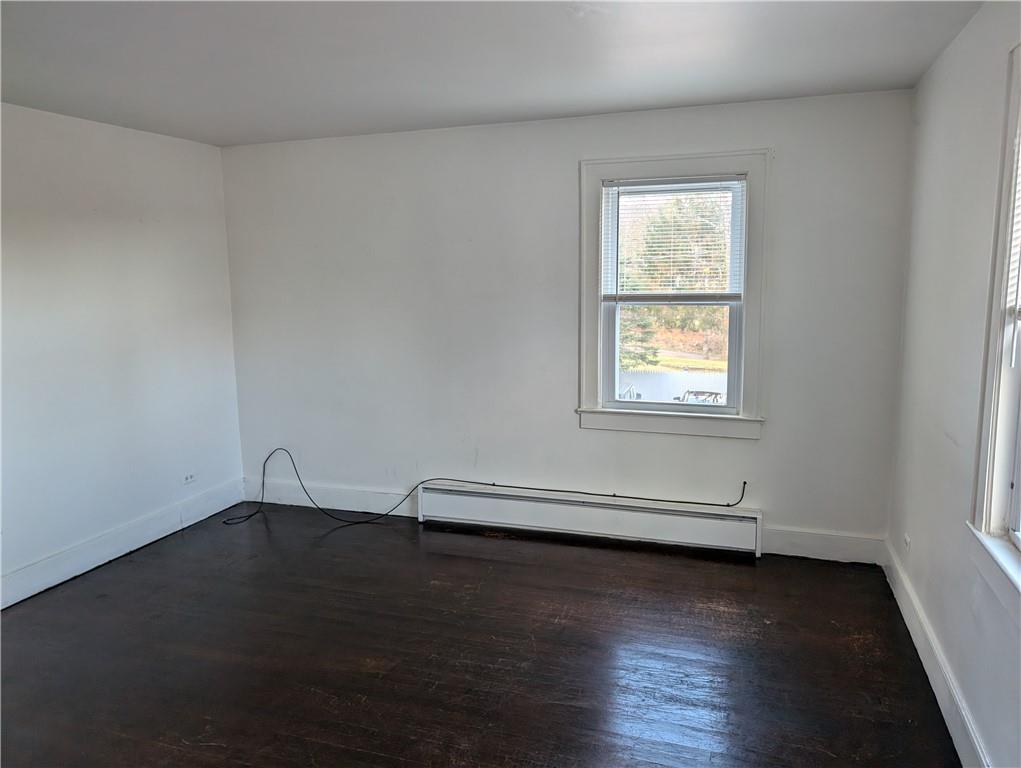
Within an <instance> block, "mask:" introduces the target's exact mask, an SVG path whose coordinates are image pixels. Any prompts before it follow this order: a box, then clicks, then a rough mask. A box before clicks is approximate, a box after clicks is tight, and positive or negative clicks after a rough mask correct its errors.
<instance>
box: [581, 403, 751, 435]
mask: <svg viewBox="0 0 1021 768" xmlns="http://www.w3.org/2000/svg"><path fill="white" fill-rule="evenodd" d="M577 413H578V416H579V420H580V424H581V428H582V429H610V430H619V431H623V432H657V433H660V434H668V435H700V436H704V437H734V438H739V439H744V440H758V439H759V437H760V435H761V433H762V424H763V422H764V421H765V419H758V418H752V417H749V416H722V415H719V414H709V413H677V412H676V411H625V410H618V409H611V408H578V409H577Z"/></svg>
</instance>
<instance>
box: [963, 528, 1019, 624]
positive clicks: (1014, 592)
mask: <svg viewBox="0 0 1021 768" xmlns="http://www.w3.org/2000/svg"><path fill="white" fill-rule="evenodd" d="M968 528H969V529H970V530H971V532H972V533H973V534H975V538H976V539H977V540H978V543H979V544H980V545H981V550H980V551H978V552H976V553H975V555H973V556H972V560H973V561H974V562H975V564H976V565H977V566H978V569H979V572H980V573H981V574H982V578H984V579H985V581H986V583H987V584H989V586H990V587H991V588H992V590H993V591H994V592H995V593H996V596H997V597H998V598H999V599H1000V602H1001V603H1003V605H1004V607H1006V608H1007V609H1008V610H1009V611H1010V612H1011V615H1012V617H1013V619H1014V621H1015V622H1017V621H1019V615H1018V614H1019V611H1021V605H1019V603H1018V595H1019V594H1021V550H1018V548H1017V547H1015V546H1014V545H1013V544H1012V543H1011V542H1010V540H1009V539H1008V538H1007V537H1006V536H993V535H992V534H988V533H982V532H981V531H979V530H978V529H977V528H976V527H975V526H973V525H972V524H971V523H968ZM976 555H977V556H976Z"/></svg>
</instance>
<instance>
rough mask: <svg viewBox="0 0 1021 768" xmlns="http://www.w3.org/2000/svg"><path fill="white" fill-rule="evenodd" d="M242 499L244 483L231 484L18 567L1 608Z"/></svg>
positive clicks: (0, 595) (8, 576)
mask: <svg viewBox="0 0 1021 768" xmlns="http://www.w3.org/2000/svg"><path fill="white" fill-rule="evenodd" d="M241 500H242V483H241V479H240V478H238V479H236V480H229V481H227V482H226V483H223V484H221V485H218V486H216V487H214V488H210V489H209V490H207V491H204V492H202V493H200V494H198V495H196V496H192V497H191V498H188V499H184V500H183V501H179V502H176V503H174V504H170V505H168V506H166V507H163V508H162V509H158V510H156V511H155V512H150V513H149V514H147V515H143V516H142V517H137V518H135V519H134V520H129V521H128V522H126V523H123V524H121V525H118V526H116V527H114V528H110V529H109V530H106V531H103V532H102V533H99V534H97V535H95V536H92V537H91V538H88V539H86V540H84V541H80V542H78V543H77V544H72V545H71V546H69V547H67V548H65V549H62V550H60V551H58V552H54V553H53V554H50V555H47V556H46V557H43V558H40V559H39V560H36V561H35V562H32V563H29V564H28V565H24V566H21V567H20V568H16V569H15V570H13V571H10V572H8V573H5V574H3V579H2V586H0V605H2V607H4V608H6V607H7V606H9V605H13V604H14V603H17V602H19V601H21V600H24V599H25V598H26V597H31V596H32V595H34V594H37V593H39V592H42V591H43V590H44V589H49V588H50V587H52V586H54V585H56V584H59V583H60V582H62V581H67V580H68V579H71V578H74V577H75V576H77V575H79V574H81V573H85V571H88V570H91V569H93V568H95V567H96V566H97V565H102V564H103V563H106V562H109V561H110V560H113V559H114V558H117V557H120V556H121V555H124V554H127V553H128V552H131V551H132V550H135V549H138V548H139V547H144V546H145V545H146V544H150V543H152V542H153V541H156V539H159V538H162V537H164V536H166V535H167V534H170V533H174V532H175V531H179V530H181V529H182V528H187V527H188V526H189V525H192V524H194V523H197V522H199V521H200V520H204V519H205V518H207V517H209V516H210V515H215V514H216V513H217V512H220V511H221V510H223V509H226V508H227V507H230V506H233V505H234V504H237V503H238V502H239V501H241Z"/></svg>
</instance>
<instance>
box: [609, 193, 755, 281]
mask: <svg viewBox="0 0 1021 768" xmlns="http://www.w3.org/2000/svg"><path fill="white" fill-rule="evenodd" d="M745 189H746V181H745V179H744V178H742V177H739V176H735V177H727V178H720V179H712V180H704V181H703V180H699V181H626V182H617V181H605V182H603V215H602V222H603V226H602V249H601V250H602V254H603V264H602V293H603V299H604V301H605V300H611V301H614V300H622V301H655V300H657V297H665V296H670V297H671V298H682V297H685V296H690V297H691V298H692V299H699V298H701V299H702V300H711V299H714V298H715V299H718V300H730V301H733V300H739V299H740V297H741V294H742V292H743V290H744V261H745V253H744V244H745V232H744V228H745V194H746V193H745Z"/></svg>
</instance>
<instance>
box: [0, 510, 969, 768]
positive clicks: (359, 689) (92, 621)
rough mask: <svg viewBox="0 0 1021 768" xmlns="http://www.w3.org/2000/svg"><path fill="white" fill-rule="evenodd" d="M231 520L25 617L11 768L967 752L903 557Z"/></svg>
mask: <svg viewBox="0 0 1021 768" xmlns="http://www.w3.org/2000/svg"><path fill="white" fill-rule="evenodd" d="M237 511H238V508H235V509H234V510H233V513H235V514H236V513H237ZM222 517H223V515H221V516H218V517H214V518H211V519H210V520H207V521H205V522H203V523H200V524H199V525H196V526H193V527H192V528H189V529H187V530H185V531H183V532H181V533H178V534H174V535H172V536H169V537H167V538H165V539H162V540H161V541H158V542H156V543H154V544H152V545H150V546H148V547H145V548H143V549H140V550H138V551H137V552H134V553H132V554H130V555H126V556H125V557H122V558H120V559H119V560H116V561H114V562H112V563H109V564H107V565H105V566H102V567H101V568H98V569H96V570H94V571H91V572H90V573H87V574H85V575H83V576H81V577H79V578H77V579H75V580H73V581H71V582H68V583H66V584H63V585H61V586H59V587H56V588H55V589H52V590H49V591H48V592H45V593H43V594H41V595H38V596H36V597H33V598H31V599H29V600H27V601H24V602H22V603H20V604H18V605H15V606H13V607H11V608H9V609H8V610H6V611H4V613H3V627H2V631H3V658H2V666H3V670H2V673H3V690H2V694H3V699H2V705H3V709H2V713H3V734H2V750H3V754H2V759H3V765H4V766H5V768H16V767H19V766H104V767H106V768H109V767H110V766H131V767H132V768H141V767H143V766H197V767H201V766H248V765H256V766H281V767H282V768H287V767H289V766H323V767H325V766H343V767H347V766H418V765H429V766H443V767H444V768H445V767H447V766H543V767H544V768H569V767H570V766H580V767H584V768H600V767H602V766H607V767H609V766H632V765H633V766H700V765H713V766H737V765H741V766H793V765H803V766H837V765H862V766H897V767H898V768H904V767H906V766H937V765H940V766H941V765H957V764H958V761H957V757H956V753H955V752H954V748H953V745H952V744H951V741H950V737H949V735H948V733H947V729H946V726H945V725H944V723H943V720H942V718H941V716H940V713H939V709H938V707H937V705H936V701H935V698H934V696H933V694H932V691H931V689H930V687H929V683H928V681H927V680H926V676H925V673H924V671H923V669H922V666H921V663H920V662H919V659H918V656H917V654H916V653H915V650H914V647H913V646H912V644H911V639H910V637H909V636H908V632H907V629H906V628H905V626H904V622H903V620H902V619H901V617H900V614H899V612H898V610H897V606H896V605H895V603H894V600H893V597H892V595H891V593H890V589H889V587H888V586H887V583H886V579H885V578H884V576H883V573H882V571H881V570H880V569H879V568H877V567H874V566H862V565H840V564H835V563H826V562H820V561H813V560H803V559H798V558H788V557H777V556H766V557H763V558H762V559H761V560H759V561H758V562H757V563H756V562H754V561H752V560H751V559H743V558H735V557H733V556H730V557H726V556H715V555H711V554H699V553H693V552H680V551H676V550H675V551H670V552H664V551H656V550H629V549H624V548H613V547H599V546H588V545H585V546H581V545H575V544H565V543H560V542H552V541H543V540H532V539H522V538H511V537H502V536H483V535H473V534H466V533H449V532H442V531H434V530H420V529H419V527H418V525H417V523H415V522H414V521H412V520H409V519H406V518H394V519H388V520H386V521H385V522H384V523H383V524H380V525H365V526H358V527H354V528H348V529H344V530H338V531H333V532H331V528H330V526H331V523H330V521H329V520H327V519H325V518H324V517H322V516H320V515H319V514H317V513H315V512H314V511H309V510H307V509H298V508H290V507H271V508H270V512H269V514H268V515H266V516H260V517H256V518H255V519H253V520H252V521H251V522H249V523H248V524H246V525H242V526H237V527H229V526H224V525H221V524H220V519H221V518H222Z"/></svg>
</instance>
